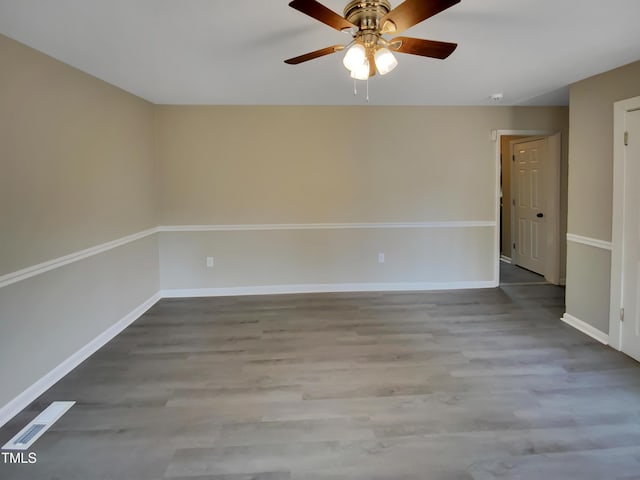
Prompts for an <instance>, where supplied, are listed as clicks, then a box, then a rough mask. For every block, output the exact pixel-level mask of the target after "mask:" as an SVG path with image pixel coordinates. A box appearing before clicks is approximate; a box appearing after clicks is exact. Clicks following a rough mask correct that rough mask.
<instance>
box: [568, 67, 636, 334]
mask: <svg viewBox="0 0 640 480" xmlns="http://www.w3.org/2000/svg"><path fill="white" fill-rule="evenodd" d="M638 95H640V62H636V63H632V64H630V65H627V66H625V67H621V68H618V69H616V70H612V71H610V72H606V73H603V74H601V75H597V76H595V77H592V78H588V79H586V80H583V81H581V82H578V83H576V84H574V85H571V89H570V112H571V114H570V124H571V133H570V144H569V151H570V156H569V212H568V231H569V233H572V234H575V235H580V236H584V237H589V238H594V239H597V240H604V241H611V215H612V199H613V104H614V103H615V102H617V101H619V100H624V99H627V98H631V97H635V96H638ZM620 141H621V139H620ZM610 276H611V263H610V252H608V251H606V250H605V251H600V249H598V248H595V247H589V246H584V245H577V244H575V243H573V242H569V243H568V261H567V312H568V313H569V314H571V315H573V316H575V317H577V318H579V319H580V320H583V321H585V322H587V323H588V324H590V325H592V326H594V327H596V328H598V329H600V330H602V331H603V332H605V333H607V332H608V331H609V319H608V312H609V290H610Z"/></svg>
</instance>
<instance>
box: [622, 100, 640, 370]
mask: <svg viewBox="0 0 640 480" xmlns="http://www.w3.org/2000/svg"><path fill="white" fill-rule="evenodd" d="M625 123H626V127H627V132H628V135H629V137H628V138H629V140H628V142H629V145H628V146H627V147H626V149H625V162H624V163H625V168H624V220H623V222H624V227H623V237H622V269H623V273H622V305H623V307H624V322H623V323H622V351H623V352H625V353H626V354H627V355H630V356H632V357H633V358H635V359H636V360H638V361H640V111H635V112H628V113H627V114H626V119H625Z"/></svg>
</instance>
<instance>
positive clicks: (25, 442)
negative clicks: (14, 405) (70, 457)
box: [2, 402, 76, 450]
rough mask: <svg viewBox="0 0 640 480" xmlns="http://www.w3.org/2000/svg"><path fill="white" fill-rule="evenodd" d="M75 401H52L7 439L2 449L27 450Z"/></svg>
mask: <svg viewBox="0 0 640 480" xmlns="http://www.w3.org/2000/svg"><path fill="white" fill-rule="evenodd" d="M75 403H76V402H53V403H52V404H51V405H49V406H48V407H47V408H46V409H45V410H44V411H43V412H42V413H41V414H40V415H38V416H37V417H36V418H34V419H33V420H32V421H31V423H29V424H28V425H27V426H26V427H24V428H23V429H22V430H20V431H19V432H18V433H17V434H16V435H15V436H14V437H13V438H12V439H11V440H9V441H8V442H7V443H6V444H5V446H4V447H2V450H27V449H28V448H29V447H30V446H31V445H33V444H34V442H35V441H36V440H38V438H40V437H41V436H42V435H43V434H44V432H46V431H47V430H49V428H50V427H51V425H53V424H54V423H56V422H57V421H58V420H59V419H60V417H62V415H64V414H65V413H67V410H69V409H70V408H71V407H73V405H75Z"/></svg>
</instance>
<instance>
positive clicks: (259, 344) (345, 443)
mask: <svg viewBox="0 0 640 480" xmlns="http://www.w3.org/2000/svg"><path fill="white" fill-rule="evenodd" d="M563 296H564V291H563V290H562V289H560V288H558V287H555V286H552V285H532V286H503V287H501V288H500V289H492V290H476V291H456V292H430V293H386V294H382V293H380V294H369V293H364V294H320V295H296V296H292V295H289V296H287V295H285V296H270V297H236V298H213V299H180V300H163V301H161V302H160V303H159V304H158V305H156V306H155V307H153V308H152V309H151V310H150V311H149V312H148V313H147V314H146V315H144V317H143V318H141V319H140V320H139V321H138V322H136V323H135V324H134V325H133V326H131V327H130V328H128V329H127V330H126V331H125V332H123V333H122V334H121V335H119V336H118V337H117V338H116V339H115V340H114V341H112V342H111V343H109V344H108V345H107V346H106V347H105V348H103V349H102V350H100V351H99V352H98V353H96V354H95V355H94V356H93V357H91V358H90V359H89V360H88V361H87V362H85V363H84V364H83V365H81V366H80V367H79V368H77V369H76V370H75V371H74V372H72V373H71V374H70V375H69V376H67V377H66V378H65V379H63V380H62V381H61V382H59V383H58V384H57V385H55V386H54V387H53V388H52V389H50V390H49V391H48V392H47V393H45V394H44V395H43V396H42V397H41V398H40V399H39V400H38V401H37V402H35V403H34V404H33V405H32V406H31V407H29V409H27V410H26V411H25V412H23V413H22V414H20V415H19V416H18V417H17V418H16V419H14V420H13V421H12V422H10V424H8V425H7V426H5V427H4V428H3V429H2V430H0V442H2V443H0V444H4V442H5V441H7V440H8V439H9V438H10V437H11V436H12V435H13V434H14V433H16V432H17V431H18V430H19V429H20V428H21V427H22V426H23V425H24V424H25V423H26V422H27V421H29V420H30V419H31V418H33V417H34V416H35V415H36V413H37V411H39V410H40V409H41V408H43V407H44V406H45V405H47V404H48V403H49V402H51V401H54V400H77V401H78V404H77V405H76V406H75V407H73V408H72V409H71V410H70V411H69V412H68V413H67V414H66V415H65V416H64V417H63V418H62V419H61V420H60V421H59V422H58V423H57V424H56V425H55V426H54V427H53V428H52V429H51V430H50V431H49V432H48V433H47V434H46V435H45V436H43V437H42V438H41V439H40V440H38V441H37V442H36V444H35V445H34V447H33V449H32V451H34V452H36V453H37V455H38V462H37V464H35V465H14V466H8V465H3V464H1V463H0V478H2V479H3V480H8V479H29V480H39V479H50V480H53V479H60V480H75V479H77V480H94V479H100V480H106V479H131V480H150V479H154V480H159V479H172V480H178V479H180V480H187V479H190V480H302V479H304V480H329V479H331V480H342V479H345V480H365V479H375V480H454V479H455V480H463V479H464V480H469V479H475V480H489V479H518V480H523V479H536V480H539V479H544V480H565V479H577V480H578V479H579V480H591V479H594V480H604V479H606V480H609V479H618V480H623V479H624V480H631V479H636V480H638V479H640V364H638V363H637V362H635V361H633V360H631V359H630V358H628V357H626V356H624V355H622V354H620V353H618V352H615V351H613V350H611V349H609V348H607V347H604V346H602V345H600V344H598V343H596V342H595V341H593V340H591V339H590V338H588V337H586V336H585V335H583V334H581V333H579V332H577V331H575V330H573V329H572V328H570V327H568V326H565V325H564V324H562V323H561V322H560V320H559V318H560V316H561V314H562V313H563V310H564V307H563Z"/></svg>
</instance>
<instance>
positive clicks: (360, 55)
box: [342, 43, 369, 72]
mask: <svg viewBox="0 0 640 480" xmlns="http://www.w3.org/2000/svg"><path fill="white" fill-rule="evenodd" d="M342 63H343V64H344V66H345V67H346V69H347V70H350V71H351V72H354V71H356V70H358V69H361V68H363V65H364V64H367V65H368V63H369V62H367V50H366V49H365V48H364V45H362V44H360V43H356V44H355V45H353V46H352V47H351V48H349V50H347V53H345V55H344V59H343V60H342ZM367 68H368V67H367Z"/></svg>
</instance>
